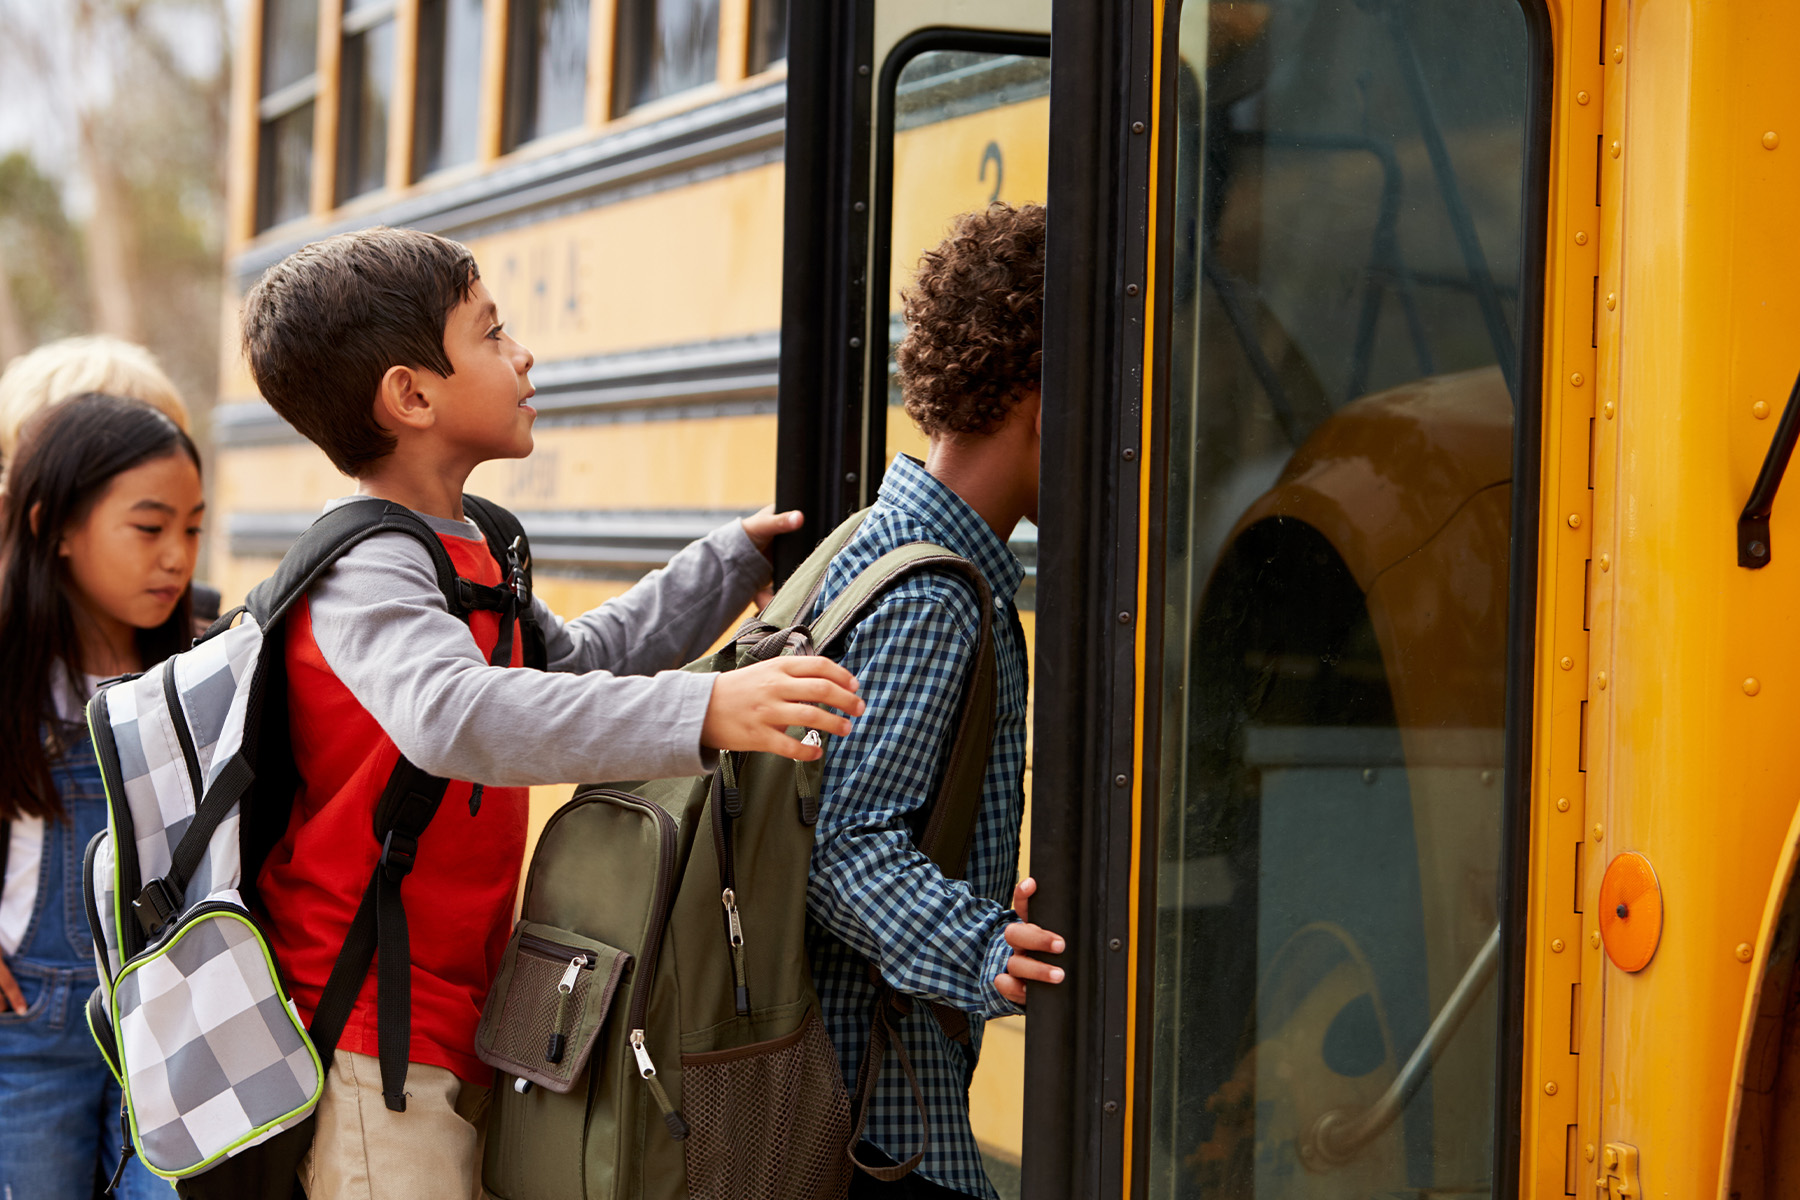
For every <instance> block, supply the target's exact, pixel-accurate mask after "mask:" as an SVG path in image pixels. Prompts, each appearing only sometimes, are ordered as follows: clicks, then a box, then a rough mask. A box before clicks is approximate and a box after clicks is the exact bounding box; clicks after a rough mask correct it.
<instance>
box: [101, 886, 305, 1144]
mask: <svg viewBox="0 0 1800 1200" xmlns="http://www.w3.org/2000/svg"><path fill="white" fill-rule="evenodd" d="M112 1018H113V1019H112V1026H113V1029H114V1030H115V1031H116V1034H117V1037H118V1052H119V1060H120V1061H119V1066H120V1067H121V1069H122V1070H123V1072H124V1077H125V1099H126V1103H127V1104H128V1105H129V1106H130V1109H131V1125H132V1133H133V1136H134V1137H135V1139H136V1141H137V1147H138V1153H139V1154H140V1155H141V1156H142V1157H143V1160H144V1164H145V1165H146V1166H148V1167H149V1168H150V1169H151V1170H152V1171H154V1172H156V1173H157V1174H158V1175H161V1176H164V1177H165V1178H171V1179H173V1178H178V1177H183V1176H187V1175H193V1174H196V1173H198V1172H200V1171H202V1170H205V1169H206V1168H207V1167H210V1166H212V1165H213V1164H214V1163H216V1162H218V1161H219V1160H220V1159H221V1158H223V1157H224V1156H225V1155H227V1154H230V1153H232V1152H233V1151H235V1150H237V1149H239V1148H241V1147H245V1146H248V1145H251V1144H253V1143H255V1142H259V1141H261V1140H263V1139H264V1138H268V1137H271V1136H273V1135H274V1134H276V1133H278V1132H280V1131H281V1130H283V1129H286V1128H289V1127H291V1126H293V1125H296V1124H298V1123H299V1122H300V1121H302V1120H304V1119H305V1118H306V1117H307V1115H308V1114H309V1113H311V1112H312V1110H313V1107H314V1106H315V1105H316V1104H318V1102H319V1093H320V1091H321V1090H322V1089H323V1087H324V1082H325V1080H324V1072H323V1071H321V1070H320V1067H319V1056H318V1055H317V1054H316V1053H315V1052H314V1051H313V1047H312V1043H311V1042H310V1041H308V1040H307V1037H306V1030H305V1028H304V1027H303V1026H302V1025H301V1024H300V1017H299V1015H298V1014H297V1013H296V1012H295V1011H294V1009H293V1006H292V1004H291V1003H290V1002H289V1001H288V1000H287V993H286V992H285V991H284V990H283V988H282V986H281V981H280V978H279V977H278V976H277V974H276V971H275V960H274V959H273V958H272V957H271V956H270V954H269V948H268V946H267V945H266V944H265V943H264V941H263V936H262V931H261V930H259V929H258V928H257V927H256V924H255V922H254V921H252V920H251V919H250V914H249V913H247V912H245V911H244V909H243V908H242V907H240V906H239V905H237V904H233V903H231V902H230V901H225V900H212V901H208V902H206V903H204V904H199V905H196V906H195V907H193V908H191V909H189V910H188V911H187V912H186V913H184V914H183V915H182V917H181V920H180V923H179V924H177V925H175V926H174V927H173V928H171V929H169V930H168V931H166V932H165V933H164V934H163V936H162V937H161V938H159V939H158V940H157V941H156V942H155V943H154V944H153V945H151V946H150V947H149V948H148V949H146V950H145V951H144V952H143V953H142V954H140V955H138V956H137V957H136V958H133V959H132V960H131V961H129V962H127V963H126V964H125V966H124V968H123V969H122V970H121V971H120V972H119V978H118V981H117V982H116V983H115V984H114V985H113V990H112Z"/></svg>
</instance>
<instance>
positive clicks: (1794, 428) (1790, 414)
mask: <svg viewBox="0 0 1800 1200" xmlns="http://www.w3.org/2000/svg"><path fill="white" fill-rule="evenodd" d="M1796 441H1800V378H1797V379H1795V380H1794V390H1793V391H1792V392H1791V393H1789V394H1788V402H1787V408H1786V409H1784V410H1783V411H1782V414H1781V424H1779V425H1777V426H1776V427H1775V440H1774V441H1772V442H1770V443H1769V453H1768V455H1767V456H1766V457H1765V458H1764V459H1763V465H1762V472H1761V473H1760V474H1759V475H1757V477H1756V486H1755V487H1753V488H1751V489H1750V499H1749V501H1748V503H1746V504H1745V505H1744V511H1743V513H1742V514H1740V515H1739V517H1738V530H1737V532H1738V538H1737V540H1738V566H1740V567H1748V568H1749V569H1750V570H1752V571H1756V570H1760V569H1761V568H1763V567H1766V566H1768V565H1769V560H1770V559H1771V558H1773V557H1774V550H1773V549H1772V548H1771V547H1770V545H1769V514H1770V513H1771V512H1773V511H1774V509H1775V493H1776V492H1779V491H1780V490H1781V477H1782V476H1783V475H1784V474H1786V473H1787V465H1788V459H1790V458H1792V457H1793V455H1794V443H1795V442H1796Z"/></svg>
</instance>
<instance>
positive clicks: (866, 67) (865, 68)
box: [856, 63, 869, 75]
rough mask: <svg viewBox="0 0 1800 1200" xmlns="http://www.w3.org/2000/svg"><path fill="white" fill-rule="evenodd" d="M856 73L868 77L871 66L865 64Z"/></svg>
mask: <svg viewBox="0 0 1800 1200" xmlns="http://www.w3.org/2000/svg"><path fill="white" fill-rule="evenodd" d="M856 73H857V74H858V75H867V74H868V73H869V64H868V63H864V64H862V65H861V66H860V67H858V68H856Z"/></svg>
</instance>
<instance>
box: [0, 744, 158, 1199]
mask: <svg viewBox="0 0 1800 1200" xmlns="http://www.w3.org/2000/svg"><path fill="white" fill-rule="evenodd" d="M54 773H55V777H56V785H57V791H58V794H59V795H60V796H61V799H62V805H63V812H64V814H65V815H66V818H67V819H66V820H61V821H46V822H45V823H44V847H43V857H42V859H41V860H40V862H39V864H38V892H37V900H36V903H35V905H34V907H33V909H32V915H31V924H30V926H29V927H28V928H27V929H26V931H25V938H24V940H23V941H22V942H21V943H20V944H19V952H18V953H17V954H15V955H12V956H10V957H9V958H7V960H6V965H7V968H8V969H9V970H11V971H12V973H13V978H14V979H16V980H18V982H19V989H20V990H21V991H22V992H24V994H25V1010H24V1011H23V1012H10V1011H9V1012H5V1013H0V1200H89V1197H91V1196H92V1195H93V1192H94V1180H95V1178H96V1176H98V1178H99V1179H100V1180H101V1182H102V1184H103V1185H104V1182H105V1181H106V1180H108V1179H110V1178H111V1177H112V1174H113V1171H114V1169H115V1168H116V1167H117V1166H118V1165H119V1152H120V1148H121V1146H122V1145H123V1144H124V1140H123V1135H122V1134H121V1132H120V1128H119V1106H120V1099H121V1097H120V1093H119V1084H118V1082H117V1081H116V1080H114V1079H113V1077H112V1073H111V1072H110V1071H108V1070H107V1069H106V1063H105V1061H104V1060H103V1059H102V1058H101V1057H100V1051H99V1048H98V1047H96V1046H95V1045H94V1038H93V1035H92V1034H91V1033H89V1032H88V1024H87V1013H86V1005H87V999H88V996H89V994H90V993H92V992H93V990H94V988H95V987H96V986H97V985H98V983H99V976H98V975H97V974H96V972H95V970H94V958H93V943H92V942H91V941H90V940H89V936H88V924H87V909H86V904H85V902H84V900H83V898H82V889H81V860H82V854H83V852H84V851H86V849H87V843H88V839H89V838H91V837H93V836H94V834H95V833H97V832H98V831H100V830H102V829H104V828H106V798H105V792H104V790H103V788H102V785H101V783H100V764H99V763H98V762H96V761H95V760H94V752H93V748H92V747H91V746H90V745H89V744H88V743H87V742H86V741H83V742H82V743H81V744H80V745H79V746H77V747H75V748H73V749H71V750H70V752H69V754H68V755H67V756H66V757H65V758H64V760H63V761H62V762H61V763H59V764H57V767H56V769H55V772H54ZM116 1195H118V1196H120V1197H123V1198H124V1200H172V1197H173V1196H174V1192H173V1190H172V1189H171V1187H170V1186H169V1184H168V1183H166V1182H165V1181H163V1180H161V1179H158V1178H157V1177H156V1176H155V1175H152V1174H151V1173H150V1171H149V1170H148V1169H147V1168H145V1166H144V1164H143V1163H141V1162H139V1161H138V1160H137V1159H136V1157H133V1158H132V1159H131V1161H130V1162H129V1163H127V1164H126V1168H125V1176H124V1178H123V1179H122V1180H120V1182H119V1190H118V1192H117V1193H116Z"/></svg>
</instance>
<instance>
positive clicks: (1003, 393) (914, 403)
mask: <svg viewBox="0 0 1800 1200" xmlns="http://www.w3.org/2000/svg"><path fill="white" fill-rule="evenodd" d="M1044 215H1045V214H1044V209H1043V206H1042V205H1037V204H1021V205H1019V207H1017V208H1014V207H1013V206H1012V205H1010V204H1006V203H1003V202H1000V201H995V202H994V203H993V204H990V205H988V207H987V211H985V212H969V213H964V214H963V215H962V216H960V217H958V218H956V224H955V225H954V226H953V227H952V229H951V232H950V236H949V237H947V238H945V239H944V240H943V242H942V243H940V244H939V245H938V247H937V249H935V250H927V251H926V252H925V254H924V257H923V258H922V259H921V260H920V262H919V274H918V277H917V278H916V279H915V280H914V282H913V286H912V287H910V288H907V289H906V290H905V291H903V292H902V293H901V300H902V302H903V304H904V310H903V311H904V315H905V318H906V326H907V331H906V338H905V340H904V341H902V342H901V343H900V347H899V349H898V350H897V351H896V352H895V358H896V359H897V360H898V362H899V366H900V387H901V390H902V392H903V393H904V395H905V397H906V413H907V415H908V416H910V417H911V418H912V419H913V420H914V421H916V422H918V425H919V428H921V429H923V430H924V431H925V432H926V433H927V434H939V433H973V434H985V433H992V432H993V431H994V430H995V429H997V428H998V427H999V426H1000V424H1001V422H1003V421H1004V420H1005V419H1006V414H1007V413H1008V412H1009V411H1011V409H1012V406H1013V405H1014V404H1015V403H1017V401H1018V399H1019V389H1020V388H1022V387H1032V386H1035V385H1036V384H1037V382H1038V377H1039V375H1040V374H1041V372H1042V368H1043V361H1044V351H1043V322H1044Z"/></svg>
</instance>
